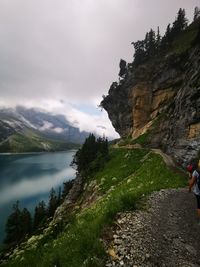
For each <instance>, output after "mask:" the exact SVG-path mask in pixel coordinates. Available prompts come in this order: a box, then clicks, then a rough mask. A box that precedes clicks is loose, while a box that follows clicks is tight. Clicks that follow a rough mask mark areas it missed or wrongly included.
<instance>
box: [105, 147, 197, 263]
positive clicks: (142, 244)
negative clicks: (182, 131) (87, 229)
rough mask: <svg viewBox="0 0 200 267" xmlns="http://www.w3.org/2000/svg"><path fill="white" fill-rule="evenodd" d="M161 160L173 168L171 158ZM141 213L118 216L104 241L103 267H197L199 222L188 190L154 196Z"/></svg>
mask: <svg viewBox="0 0 200 267" xmlns="http://www.w3.org/2000/svg"><path fill="white" fill-rule="evenodd" d="M152 151H153V152H154V153H157V154H159V155H161V156H162V158H163V160H164V161H165V163H166V165H167V166H168V167H173V168H174V167H175V164H174V163H173V160H172V159H171V157H170V156H168V155H166V154H165V153H163V152H162V151H161V150H159V149H152ZM144 203H145V207H144V208H143V209H142V210H136V211H132V212H124V213H119V214H117V216H116V227H113V229H112V237H110V239H109V240H107V241H106V240H105V242H104V244H105V247H106V249H107V252H108V260H107V263H106V265H105V266H106V267H113V266H115V267H120V266H125V267H198V266H199V267H200V257H199V252H200V219H198V218H197V215H196V199H195V197H194V195H193V193H189V192H188V189H187V188H181V189H165V190H161V191H159V192H154V193H152V194H151V195H150V196H148V197H147V199H145V201H144Z"/></svg>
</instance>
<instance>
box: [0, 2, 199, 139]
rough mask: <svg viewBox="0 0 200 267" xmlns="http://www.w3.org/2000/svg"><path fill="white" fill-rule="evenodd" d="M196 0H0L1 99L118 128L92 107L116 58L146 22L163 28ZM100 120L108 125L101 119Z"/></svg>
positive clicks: (92, 126) (127, 52)
mask: <svg viewBox="0 0 200 267" xmlns="http://www.w3.org/2000/svg"><path fill="white" fill-rule="evenodd" d="M195 6H200V1H199V0H168V1H166V0H151V1H150V0H1V1H0V106H14V105H19V104H23V105H26V106H32V107H40V108H45V109H46V110H48V111H52V112H55V113H64V114H65V115H66V116H67V117H68V119H70V120H71V121H72V122H74V121H76V123H78V124H77V125H79V127H80V128H81V129H82V130H89V131H94V130H96V131H98V132H102V131H103V132H105V134H106V135H108V136H113V137H114V136H115V137H116V136H117V135H116V134H115V132H114V130H113V129H112V127H111V123H110V121H109V120H108V118H107V114H106V113H105V112H101V111H100V110H98V109H97V105H98V104H99V103H100V101H101V97H102V95H103V94H105V95H106V94H107V92H108V89H109V86H110V84H111V83H112V82H113V81H115V80H117V79H118V72H119V61H120V58H123V59H125V60H126V61H128V62H131V61H132V58H133V47H132V46H131V42H132V41H137V40H138V39H143V38H144V36H145V33H146V32H147V31H149V30H150V28H153V29H155V30H156V29H157V26H160V30H161V33H163V32H164V31H165V29H166V26H167V24H168V23H170V22H173V21H174V19H175V16H176V14H177V11H178V9H179V8H180V7H182V8H185V9H186V15H187V17H188V18H189V20H190V21H191V20H192V18H193V11H194V7H195ZM99 126H103V127H105V128H106V129H104V128H102V127H99Z"/></svg>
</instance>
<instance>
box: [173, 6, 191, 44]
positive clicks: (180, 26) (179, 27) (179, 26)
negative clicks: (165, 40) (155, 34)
mask: <svg viewBox="0 0 200 267" xmlns="http://www.w3.org/2000/svg"><path fill="white" fill-rule="evenodd" d="M187 21H188V20H187V18H186V16H185V9H182V8H180V9H179V11H178V14H177V18H176V19H175V21H174V23H173V26H172V29H171V35H172V38H173V39H174V38H175V37H176V35H177V34H179V33H180V32H181V31H183V30H184V29H185V28H186V27H187Z"/></svg>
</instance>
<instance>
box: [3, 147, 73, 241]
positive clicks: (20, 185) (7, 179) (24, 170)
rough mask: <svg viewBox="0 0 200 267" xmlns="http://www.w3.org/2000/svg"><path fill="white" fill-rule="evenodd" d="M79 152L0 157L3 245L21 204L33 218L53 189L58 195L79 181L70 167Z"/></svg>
mask: <svg viewBox="0 0 200 267" xmlns="http://www.w3.org/2000/svg"><path fill="white" fill-rule="evenodd" d="M75 152H76V151H75V150H69V151H66V152H55V153H34V154H10V155H5V154H4V155H3V154H0V243H2V241H3V239H4V237H5V223H6V220H7V218H8V216H9V214H10V213H11V212H12V206H13V204H14V203H15V202H16V201H17V200H19V202H20V208H24V207H26V208H27V209H28V210H29V211H30V212H31V213H32V214H33V212H34V208H35V206H36V205H37V204H38V202H39V201H41V200H44V201H45V202H46V203H47V202H48V198H49V191H50V190H51V188H52V187H53V188H54V189H55V190H56V191H58V188H59V186H62V185H63V182H65V181H68V180H70V179H73V178H74V177H75V169H73V168H72V167H70V163H71V161H72V158H73V155H74V154H75Z"/></svg>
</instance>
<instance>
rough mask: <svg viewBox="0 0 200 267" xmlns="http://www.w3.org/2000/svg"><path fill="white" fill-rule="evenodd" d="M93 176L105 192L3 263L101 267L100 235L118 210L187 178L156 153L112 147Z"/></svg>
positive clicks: (9, 264)
mask: <svg viewBox="0 0 200 267" xmlns="http://www.w3.org/2000/svg"><path fill="white" fill-rule="evenodd" d="M94 180H95V181H96V183H97V184H98V185H99V186H98V190H99V191H101V192H104V194H103V196H102V198H101V199H99V200H98V201H96V202H94V203H93V204H92V205H90V207H88V208H85V209H84V210H81V211H79V213H77V215H76V216H75V217H74V218H73V219H72V221H71V223H69V224H68V225H67V226H66V227H65V229H64V231H63V232H62V233H60V234H59V235H58V236H57V237H56V238H54V239H53V238H52V239H51V238H50V236H46V237H43V236H40V237H39V238H38V242H35V241H33V242H29V246H27V247H26V249H25V250H24V251H23V252H20V253H16V255H17V256H16V255H15V256H16V257H15V258H14V259H13V260H11V261H10V262H9V263H8V264H7V265H3V266H9V267H12V266H20V267H23V266H24V267H29V266H31V267H36V266H37V267H48V266H57V267H59V266H65V267H83V266H87V267H89V266H90V267H95V266H102V267H103V266H105V265H104V259H105V252H104V249H103V247H102V243H101V242H100V237H101V234H102V229H103V227H105V226H106V225H108V224H111V223H112V221H113V218H114V216H115V215H116V213H117V212H119V211H125V210H130V209H134V208H135V204H136V203H137V201H138V200H139V199H140V198H141V197H142V196H144V195H147V194H149V193H151V192H153V191H155V190H160V189H162V188H170V187H181V186H184V185H185V184H186V178H185V177H183V176H181V175H180V174H177V173H174V172H173V171H172V170H170V169H168V168H167V167H166V165H165V163H164V162H163V160H162V158H161V157H160V156H159V155H156V154H153V153H152V152H151V153H149V152H148V151H147V150H139V149H135V150H127V149H115V150H112V151H111V156H110V160H109V161H108V162H107V163H106V165H105V166H104V168H103V169H102V170H101V171H100V172H98V173H96V175H94V176H93V178H91V179H90V182H91V181H94ZM35 239H37V238H35Z"/></svg>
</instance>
